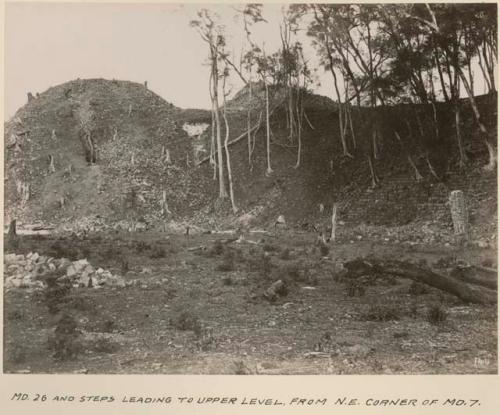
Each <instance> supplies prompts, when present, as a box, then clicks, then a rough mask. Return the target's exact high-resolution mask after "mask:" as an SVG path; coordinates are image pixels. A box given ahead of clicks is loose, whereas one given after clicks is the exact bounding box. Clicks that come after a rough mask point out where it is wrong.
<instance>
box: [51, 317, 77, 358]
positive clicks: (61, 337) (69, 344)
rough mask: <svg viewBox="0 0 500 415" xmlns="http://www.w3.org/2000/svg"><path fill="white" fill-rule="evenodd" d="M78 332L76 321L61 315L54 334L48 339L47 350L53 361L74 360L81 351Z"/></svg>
mask: <svg viewBox="0 0 500 415" xmlns="http://www.w3.org/2000/svg"><path fill="white" fill-rule="evenodd" d="M79 337H80V332H79V331H78V325H77V322H76V319H75V318H74V317H73V316H72V315H71V314H69V313H63V314H62V316H61V318H60V319H59V321H58V323H57V325H56V327H55V330H54V334H53V336H52V337H50V338H49V348H50V349H51V350H52V352H53V357H54V359H57V360H68V359H72V358H75V357H76V356H77V355H78V354H79V353H80V352H81V350H82V347H81V343H80V341H79Z"/></svg>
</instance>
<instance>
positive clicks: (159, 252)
mask: <svg viewBox="0 0 500 415" xmlns="http://www.w3.org/2000/svg"><path fill="white" fill-rule="evenodd" d="M166 256H167V251H165V248H163V247H161V246H155V247H154V248H153V249H152V250H151V253H150V254H149V257H150V258H151V259H159V258H165V257H166Z"/></svg>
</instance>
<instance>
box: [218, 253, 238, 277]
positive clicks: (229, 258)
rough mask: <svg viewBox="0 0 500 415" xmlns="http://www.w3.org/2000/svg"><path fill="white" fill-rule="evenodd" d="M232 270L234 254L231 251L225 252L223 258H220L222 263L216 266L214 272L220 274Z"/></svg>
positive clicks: (233, 267)
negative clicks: (219, 272)
mask: <svg viewBox="0 0 500 415" xmlns="http://www.w3.org/2000/svg"><path fill="white" fill-rule="evenodd" d="M234 269H235V264H234V254H233V252H231V251H226V253H225V254H224V257H223V258H222V263H220V264H219V265H218V266H217V268H216V270H217V271H221V272H229V271H234Z"/></svg>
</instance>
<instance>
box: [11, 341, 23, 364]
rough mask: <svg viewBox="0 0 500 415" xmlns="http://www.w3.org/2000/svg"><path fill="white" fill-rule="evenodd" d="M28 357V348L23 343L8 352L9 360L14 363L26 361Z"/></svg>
mask: <svg viewBox="0 0 500 415" xmlns="http://www.w3.org/2000/svg"><path fill="white" fill-rule="evenodd" d="M26 357H27V352H26V349H25V348H24V347H23V346H21V345H16V347H15V348H14V349H13V350H11V352H10V353H9V354H8V360H9V361H11V362H12V363H14V364H21V363H25V362H26Z"/></svg>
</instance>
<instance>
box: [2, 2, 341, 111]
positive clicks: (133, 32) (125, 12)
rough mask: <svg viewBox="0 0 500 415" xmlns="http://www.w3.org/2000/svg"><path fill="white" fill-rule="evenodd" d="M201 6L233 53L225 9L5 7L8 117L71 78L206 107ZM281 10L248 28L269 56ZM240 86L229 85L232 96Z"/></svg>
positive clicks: (326, 89)
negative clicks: (144, 89)
mask: <svg viewBox="0 0 500 415" xmlns="http://www.w3.org/2000/svg"><path fill="white" fill-rule="evenodd" d="M200 7H207V8H210V9H211V10H213V11H215V12H217V13H218V14H219V15H220V16H221V20H222V21H223V22H224V24H225V25H226V32H227V33H228V34H229V35H230V36H231V39H230V41H229V45H230V47H231V49H234V51H235V52H236V53H239V52H240V49H241V38H242V36H243V27H242V25H241V23H239V22H238V21H235V19H234V16H235V15H236V14H237V13H236V11H235V10H234V9H233V7H231V6H230V5H217V6H210V5H196V4H192V5H179V4H148V5H145V4H81V3H80V4H79V3H76V4H69V3H66V4H50V3H46V4H34V3H7V4H6V6H5V8H6V27H5V109H6V114H5V115H6V118H9V117H10V116H12V115H13V114H14V113H15V111H17V109H18V108H19V107H21V106H22V105H24V103H25V102H26V100H27V96H26V94H27V92H28V91H30V92H32V93H33V94H35V93H36V92H40V93H41V92H43V91H45V90H47V89H48V88H49V87H51V86H54V85H58V84H61V83H64V82H66V81H69V80H73V79H76V78H82V79H84V78H106V79H113V78H115V79H122V80H130V81H135V82H140V83H142V82H144V81H145V80H147V81H148V86H149V88H150V89H152V90H153V91H155V92H156V93H158V94H159V95H161V96H162V97H163V98H164V99H166V100H167V101H169V102H172V103H174V104H175V105H177V106H180V107H183V108H192V107H197V108H209V106H210V98H209V94H208V86H207V81H208V72H209V68H208V67H207V66H206V65H205V63H206V57H207V46H206V44H205V43H204V42H203V41H202V40H201V38H200V37H199V35H198V34H197V32H196V31H195V30H194V29H193V28H191V27H190V26H189V22H190V20H191V19H192V18H194V17H195V16H196V11H197V10H198V9H199V8H200ZM235 7H236V6H235ZM280 10H281V5H277V4H275V5H266V6H265V8H264V17H265V18H266V19H267V20H268V23H267V24H266V23H261V24H259V25H257V26H256V27H255V29H254V40H255V41H256V42H258V43H259V44H262V42H264V41H265V42H266V49H268V50H269V51H274V50H276V49H277V48H278V47H279V43H280V37H279V21H280V18H281V17H280V16H281V15H280V13H281V11H280ZM306 41H307V43H309V40H308V39H307V40H306ZM309 55H310V56H311V57H313V56H314V54H313V52H312V50H310V52H309ZM320 73H323V70H321V71H320ZM322 78H324V79H321V81H322V86H321V87H320V88H319V89H318V91H319V92H320V93H322V94H323V95H330V92H331V91H332V85H331V80H330V79H329V77H326V76H325V77H322ZM239 87H241V84H239V83H238V82H236V81H235V82H234V90H235V91H236V90H237V89H238V88H239Z"/></svg>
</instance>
